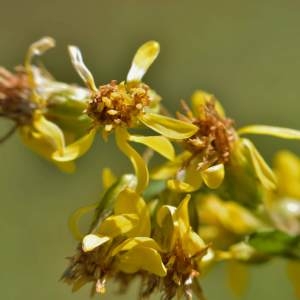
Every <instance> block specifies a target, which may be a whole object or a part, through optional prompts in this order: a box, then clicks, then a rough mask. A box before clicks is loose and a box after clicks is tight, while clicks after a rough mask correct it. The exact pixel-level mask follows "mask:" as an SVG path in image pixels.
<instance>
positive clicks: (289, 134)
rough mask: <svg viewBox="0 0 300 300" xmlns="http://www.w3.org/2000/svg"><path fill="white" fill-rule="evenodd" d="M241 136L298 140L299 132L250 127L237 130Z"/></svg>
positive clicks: (264, 126)
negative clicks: (249, 135)
mask: <svg viewBox="0 0 300 300" xmlns="http://www.w3.org/2000/svg"><path fill="white" fill-rule="evenodd" d="M238 133H239V134H240V135H242V134H258V135H261V134H262V135H271V136H274V137H278V138H283V139H291V140H300V131H299V130H295V129H290V128H284V127H275V126H267V125H250V126H246V127H242V128H240V129H239V130H238Z"/></svg>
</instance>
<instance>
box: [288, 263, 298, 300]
mask: <svg viewBox="0 0 300 300" xmlns="http://www.w3.org/2000/svg"><path fill="white" fill-rule="evenodd" d="M287 273H288V276H289V279H290V281H291V282H292V285H293V287H294V291H295V296H296V297H297V298H298V299H300V285H299V278H300V262H299V261H290V262H289V263H288V265H287Z"/></svg>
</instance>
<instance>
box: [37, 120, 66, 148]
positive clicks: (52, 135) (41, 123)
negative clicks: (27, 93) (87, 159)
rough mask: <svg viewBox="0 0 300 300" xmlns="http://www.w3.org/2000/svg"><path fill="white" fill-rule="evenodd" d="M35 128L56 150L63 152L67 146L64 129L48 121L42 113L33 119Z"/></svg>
mask: <svg viewBox="0 0 300 300" xmlns="http://www.w3.org/2000/svg"><path fill="white" fill-rule="evenodd" d="M33 126H34V128H35V129H36V130H37V131H38V132H39V133H40V134H41V135H42V136H43V138H44V139H45V140H47V141H48V143H49V144H50V145H51V146H52V147H53V149H54V150H56V151H57V152H58V153H62V152H63V149H64V147H65V138H64V135H63V132H62V130H61V129H60V128H59V127H58V126H57V125H56V124H54V123H52V122H50V121H48V120H47V119H46V118H44V117H43V116H42V115H40V116H36V117H35V118H34V121H33Z"/></svg>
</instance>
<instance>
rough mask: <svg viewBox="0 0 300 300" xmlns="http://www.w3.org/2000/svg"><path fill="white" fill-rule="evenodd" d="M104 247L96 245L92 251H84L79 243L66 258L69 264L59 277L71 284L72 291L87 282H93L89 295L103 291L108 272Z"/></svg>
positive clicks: (108, 263)
mask: <svg viewBox="0 0 300 300" xmlns="http://www.w3.org/2000/svg"><path fill="white" fill-rule="evenodd" d="M104 248H105V247H104ZM104 248H103V247H98V248H96V249H95V250H93V251H90V252H84V251H83V250H82V246H81V244H79V245H78V248H77V251H76V254H75V255H74V256H72V257H70V258H68V259H69V260H70V265H69V267H68V268H67V269H66V271H65V272H64V274H63V275H62V278H61V279H62V280H63V281H64V282H66V283H68V284H70V285H72V291H73V292H75V291H77V290H79V289H80V288H81V287H82V286H84V285H85V284H86V283H88V282H92V283H93V287H92V290H91V295H94V294H95V293H101V294H103V293H104V292H105V284H106V279H107V276H108V275H109V273H110V269H109V265H110V259H108V256H107V255H106V254H107V252H106V251H105V249H104Z"/></svg>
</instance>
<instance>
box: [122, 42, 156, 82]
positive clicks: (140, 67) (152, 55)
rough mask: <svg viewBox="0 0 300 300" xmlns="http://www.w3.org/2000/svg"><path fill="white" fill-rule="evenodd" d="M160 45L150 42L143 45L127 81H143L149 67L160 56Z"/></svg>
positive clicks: (137, 53) (136, 55) (135, 57)
mask: <svg viewBox="0 0 300 300" xmlns="http://www.w3.org/2000/svg"><path fill="white" fill-rule="evenodd" d="M159 50H160V47H159V43H158V42H156V41H149V42H146V43H145V44H143V45H142V46H141V47H140V48H139V49H138V50H137V52H136V54H135V56H134V58H133V61H132V64H131V67H130V70H129V72H128V75H127V81H128V82H130V81H141V80H142V78H143V76H144V75H145V73H146V72H147V70H148V69H149V67H150V66H151V65H152V63H153V62H154V60H155V59H156V57H157V56H158V54H159Z"/></svg>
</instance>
